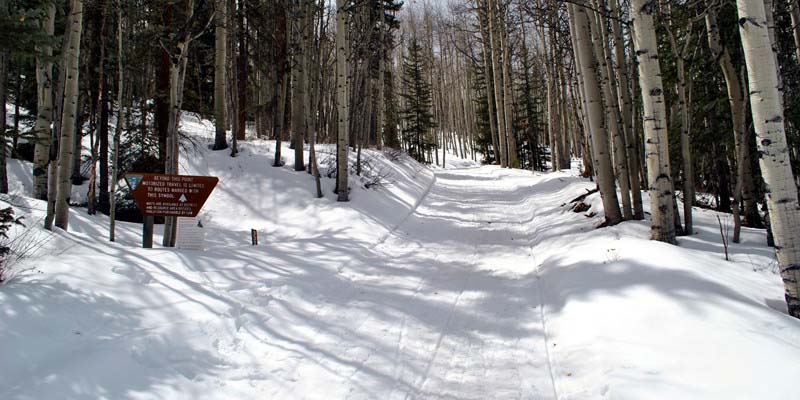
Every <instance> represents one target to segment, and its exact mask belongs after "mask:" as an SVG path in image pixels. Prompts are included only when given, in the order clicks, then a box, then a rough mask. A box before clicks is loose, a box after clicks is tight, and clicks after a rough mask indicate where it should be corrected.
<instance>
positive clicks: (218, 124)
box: [214, 0, 228, 150]
mask: <svg viewBox="0 0 800 400" xmlns="http://www.w3.org/2000/svg"><path fill="white" fill-rule="evenodd" d="M227 4H228V2H227V0H216V1H215V2H214V7H215V8H216V10H215V14H214V25H215V27H214V131H215V133H214V150H223V149H227V148H228V139H227V127H228V125H227V121H226V115H225V114H226V109H227V102H226V100H225V95H226V94H227V92H228V90H227V79H228V78H227V76H226V75H227V71H226V68H225V62H226V59H227V55H228V28H227V26H226V22H227V17H226V15H227V8H228V7H227Z"/></svg>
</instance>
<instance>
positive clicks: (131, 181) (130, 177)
mask: <svg viewBox="0 0 800 400" xmlns="http://www.w3.org/2000/svg"><path fill="white" fill-rule="evenodd" d="M142 178H144V175H139V174H126V175H125V182H127V183H128V187H129V188H131V191H134V190H136V186H139V183H140V182H141V181H142Z"/></svg>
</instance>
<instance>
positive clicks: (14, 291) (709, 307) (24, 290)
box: [0, 116, 800, 400]
mask: <svg viewBox="0 0 800 400" xmlns="http://www.w3.org/2000/svg"><path fill="white" fill-rule="evenodd" d="M183 127H184V129H186V130H187V131H188V132H189V133H190V134H191V135H192V136H193V137H194V141H195V143H197V144H198V145H197V146H187V147H186V151H185V153H184V154H183V155H182V164H181V169H182V172H184V173H187V174H201V175H215V176H218V177H219V178H220V184H219V186H218V187H217V189H216V190H215V192H214V194H213V195H212V197H211V198H210V199H209V201H208V202H207V203H206V206H205V208H204V211H203V212H202V214H201V218H202V219H203V221H204V225H205V227H206V228H205V229H206V230H207V234H206V244H207V249H206V251H190V250H175V249H163V248H159V247H158V246H157V248H154V249H141V248H139V245H140V240H141V237H140V232H141V226H140V225H138V224H131V223H120V224H119V227H118V241H117V242H116V243H110V242H108V241H107V240H106V236H107V226H108V220H107V218H106V217H104V216H88V215H86V213H85V209H80V208H74V209H73V210H71V216H70V231H69V232H68V233H65V232H57V233H55V234H54V237H53V238H52V239H51V240H49V241H48V242H47V244H46V246H45V247H43V248H42V249H41V250H40V251H39V253H38V254H36V255H35V257H32V258H29V259H28V260H23V261H22V262H20V263H19V264H18V265H17V268H18V270H21V271H25V272H22V273H21V274H19V275H18V276H17V277H16V278H15V279H13V280H12V281H10V282H9V283H7V284H6V285H5V286H3V287H1V288H0V349H2V350H1V352H0V393H2V394H3V398H8V399H40V398H65V399H98V398H107V399H266V398H268V399H299V398H307V399H343V398H351V399H404V398H419V399H437V398H442V399H444V398H447V399H489V398H492V399H505V398H537V399H538V398H541V399H676V398H679V399H695V398H696V399H726V400H727V399H738V398H741V399H762V398H769V399H794V398H795V397H796V396H795V394H796V390H794V386H795V384H794V381H795V380H796V379H795V378H796V377H797V376H800V363H798V362H797V360H800V345H798V343H800V321H797V320H795V319H793V318H790V317H789V316H787V315H786V314H785V310H784V309H783V308H784V307H785V306H784V305H783V300H782V294H783V288H782V284H781V281H780V278H779V276H778V275H777V273H776V271H775V267H774V266H775V262H774V256H773V253H772V250H771V249H769V248H767V247H766V246H765V245H764V244H763V242H764V240H763V231H758V230H751V229H744V230H743V234H742V238H743V240H742V243H741V244H732V245H731V249H730V252H731V255H732V261H725V260H724V257H723V255H722V251H721V245H720V244H719V233H718V227H717V221H716V216H717V213H715V212H712V211H707V210H700V209H696V210H695V224H696V231H697V234H696V235H693V236H691V237H684V238H680V239H679V241H680V246H677V247H676V246H669V245H665V244H661V243H657V242H652V241H649V240H647V237H648V235H649V232H648V226H647V224H646V223H645V222H637V221H634V222H625V223H623V224H620V225H618V226H615V227H611V228H604V229H594V227H595V226H596V225H598V224H599V223H600V221H602V213H598V214H597V215H594V216H592V217H587V216H586V215H585V214H587V213H588V212H587V213H574V212H572V211H570V210H569V205H568V204H567V203H568V202H569V200H571V199H572V198H574V197H576V196H577V195H579V194H581V193H585V190H586V189H587V188H591V187H592V186H593V185H592V183H590V182H587V181H586V180H584V179H581V178H579V177H577V176H576V174H575V171H562V172H558V173H550V174H541V173H536V174H533V173H531V172H529V171H519V170H513V171H512V170H503V169H500V168H497V167H491V166H484V167H478V166H477V165H475V164H474V163H472V162H469V161H466V160H460V159H456V158H452V157H451V156H450V155H448V157H447V158H448V163H449V165H448V167H447V168H445V169H440V168H433V169H432V168H428V167H424V166H421V165H419V164H416V163H414V162H413V161H411V160H410V159H408V158H407V157H401V158H397V157H396V155H393V154H386V153H383V152H380V151H373V150H365V151H364V154H362V156H364V157H366V158H369V161H370V164H371V165H373V167H374V168H375V170H376V171H381V174H382V175H383V176H385V177H386V178H387V180H388V181H390V182H391V183H390V184H387V185H385V186H383V187H378V188H372V189H366V188H364V187H363V184H362V183H361V181H360V180H359V178H358V177H355V176H353V177H352V178H353V180H352V186H351V188H352V191H353V192H352V201H351V202H349V203H338V202H336V201H335V198H334V195H333V193H332V189H333V183H334V182H333V180H331V179H328V178H324V179H323V192H324V193H325V198H322V199H316V198H314V182H313V179H312V177H311V176H310V175H308V174H307V173H305V172H295V171H293V170H292V169H291V166H292V165H293V161H294V159H293V157H294V152H293V151H292V150H290V149H289V148H288V147H287V146H285V145H284V147H283V148H282V153H283V156H284V157H285V161H286V165H285V166H283V167H278V168H276V167H272V166H271V165H272V164H273V154H274V149H275V143H274V142H271V141H260V140H253V141H248V142H243V143H240V146H241V148H240V150H241V153H240V155H239V156H238V157H236V158H231V157H229V156H228V151H218V152H213V151H210V150H208V148H207V144H208V143H209V142H210V140H211V135H212V134H213V129H212V128H211V125H210V123H208V121H202V120H199V119H197V118H194V119H192V117H191V116H187V117H186V119H184V123H183ZM331 150H332V149H329V148H326V147H325V146H321V148H320V152H321V153H322V154H321V155H320V159H321V160H322V159H323V158H324V157H325V155H324V153H326V152H330V151H331ZM451 160H452V161H451ZM454 167H458V168H454ZM29 168H30V167H29V165H25V164H19V165H14V164H12V166H11V167H10V169H9V171H10V172H11V176H12V182H13V183H12V185H11V186H12V188H13V189H12V190H13V191H15V192H16V195H15V196H12V197H7V198H5V201H6V202H8V203H11V204H13V205H14V206H15V208H16V210H17V212H18V213H20V214H24V215H26V216H27V221H28V222H29V223H31V222H32V221H37V219H39V218H41V216H42V215H43V212H44V203H43V202H40V201H36V200H31V199H30V198H28V197H25V195H26V194H28V193H29V192H28V190H29V189H26V188H28V187H29V184H26V183H25V180H26V179H27V180H30V178H29V171H30V170H29ZM323 173H324V171H323ZM587 202H588V203H590V204H597V203H598V198H597V195H593V196H589V198H588V199H587ZM645 203H647V202H645ZM590 211H597V210H595V209H592V210H590ZM723 217H724V216H723ZM37 223H38V222H37ZM250 229H258V230H259V232H260V233H261V235H260V238H261V245H259V246H251V245H250V236H249V235H250ZM159 230H160V227H157V238H156V243H159V242H160V241H159V240H158V239H159V238H158V231H159Z"/></svg>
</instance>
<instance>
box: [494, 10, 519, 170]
mask: <svg viewBox="0 0 800 400" xmlns="http://www.w3.org/2000/svg"><path fill="white" fill-rule="evenodd" d="M507 8H508V7H503V6H501V5H500V4H499V3H498V9H499V10H498V13H499V14H500V16H501V17H502V20H501V21H500V23H499V28H500V43H501V46H502V47H503V111H504V113H505V125H506V152H507V154H508V156H507V158H508V167H509V168H519V158H518V156H517V139H516V137H514V129H513V126H514V119H513V111H514V106H513V93H514V92H513V90H512V87H513V78H512V75H511V73H512V69H511V44H510V43H509V38H508V18H507V12H508V10H507Z"/></svg>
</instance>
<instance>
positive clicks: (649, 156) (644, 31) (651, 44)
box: [631, 0, 675, 243]
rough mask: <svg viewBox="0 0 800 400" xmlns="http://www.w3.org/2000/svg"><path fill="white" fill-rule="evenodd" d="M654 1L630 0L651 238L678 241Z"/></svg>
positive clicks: (669, 241)
mask: <svg viewBox="0 0 800 400" xmlns="http://www.w3.org/2000/svg"><path fill="white" fill-rule="evenodd" d="M654 12H655V2H653V1H647V0H631V18H632V19H633V42H634V46H635V48H636V59H637V60H638V61H639V84H640V87H641V91H642V105H643V114H642V119H643V121H644V136H645V157H646V160H647V177H648V179H647V180H648V182H649V184H650V187H649V188H648V191H649V193H650V214H651V217H652V222H651V238H652V239H654V240H660V241H662V242H667V243H675V220H674V217H675V216H674V212H675V206H674V203H673V202H674V200H673V188H672V175H671V173H670V165H669V142H668V135H667V133H668V130H667V119H666V116H667V113H666V108H665V107H664V89H663V84H662V82H661V67H660V66H659V64H658V43H657V41H656V30H655V26H654V24H653V13H654Z"/></svg>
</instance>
